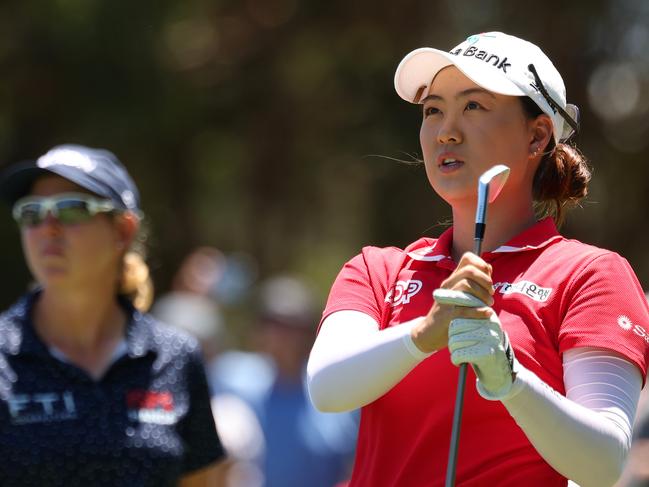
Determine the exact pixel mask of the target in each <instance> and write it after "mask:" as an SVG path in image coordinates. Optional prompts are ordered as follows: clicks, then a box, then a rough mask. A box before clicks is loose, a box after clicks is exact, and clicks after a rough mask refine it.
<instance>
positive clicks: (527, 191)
mask: <svg viewBox="0 0 649 487" xmlns="http://www.w3.org/2000/svg"><path fill="white" fill-rule="evenodd" d="M532 125H533V124H532V123H531V121H529V120H528V119H527V118H526V117H525V115H524V112H523V108H522V104H521V102H520V100H519V99H518V98H517V97H513V96H505V95H499V94H495V93H492V92H489V91H487V90H485V89H484V88H481V87H480V86H478V85H477V84H475V83H474V82H473V81H471V80H470V79H469V78H467V77H466V76H465V75H464V74H463V73H462V72H460V71H459V70H458V69H457V68H456V67H454V66H450V67H448V68H445V69H443V70H441V71H440V72H439V73H438V74H437V76H436V77H435V79H434V80H433V83H432V85H431V88H430V91H429V92H428V96H427V97H426V99H425V102H424V105H423V121H422V124H421V131H420V142H421V147H422V151H423V155H424V162H425V166H426V174H427V175H428V180H429V181H430V184H431V185H432V187H433V189H434V190H435V192H437V194H439V195H440V196H441V197H442V198H443V199H444V200H445V201H447V202H448V203H449V204H451V205H452V206H455V205H462V204H464V203H466V204H470V205H475V200H476V198H477V195H476V192H477V183H478V178H479V177H480V175H481V174H482V173H483V172H485V171H486V170H487V169H489V168H490V167H492V166H494V165H496V164H505V165H507V166H509V167H510V169H511V172H510V176H509V179H508V182H507V185H506V189H507V192H508V193H509V194H513V193H517V194H518V197H522V198H529V200H530V203H531V198H532V195H531V185H532V179H533V175H534V170H535V168H536V164H533V163H531V159H530V147H531V145H532V142H533V139H534V128H533V127H532Z"/></svg>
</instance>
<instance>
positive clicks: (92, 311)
mask: <svg viewBox="0 0 649 487" xmlns="http://www.w3.org/2000/svg"><path fill="white" fill-rule="evenodd" d="M125 321H126V317H125V315H124V311H123V310H122V308H121V306H120V305H119V303H118V302H117V300H116V298H115V294H114V290H113V289H112V288H110V287H109V286H108V287H104V288H99V289H84V290H83V291H81V290H74V291H70V290H60V289H48V288H46V289H45V290H44V291H43V293H42V295H41V297H40V299H39V300H38V301H37V303H36V305H35V309H34V326H35V328H36V330H37V332H38V334H39V335H40V336H41V338H42V339H43V340H44V341H45V343H47V344H48V345H50V346H52V345H53V346H55V347H57V348H59V349H62V350H70V349H72V350H78V351H92V350H97V349H100V348H102V347H104V346H105V345H106V344H107V342H108V343H113V342H115V341H116V340H119V339H121V337H123V336H124V328H125Z"/></svg>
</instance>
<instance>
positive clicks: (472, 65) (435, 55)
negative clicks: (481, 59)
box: [394, 47, 527, 103]
mask: <svg viewBox="0 0 649 487" xmlns="http://www.w3.org/2000/svg"><path fill="white" fill-rule="evenodd" d="M451 65H454V66H456V67H457V68H458V69H459V70H460V71H462V73H464V74H465V75H466V76H467V77H468V78H469V79H471V81H473V82H474V83H475V84H477V85H478V86H481V87H482V88H484V89H486V90H489V91H491V92H494V93H499V94H501V95H509V96H527V94H526V93H525V92H524V91H523V90H522V89H521V88H519V87H518V86H517V85H516V84H515V83H513V82H512V81H511V80H509V79H508V78H507V77H506V76H503V75H501V74H500V73H499V72H498V70H494V69H493V66H490V65H489V64H487V63H476V62H470V61H469V62H463V59H462V55H459V56H456V55H453V54H449V53H448V52H444V51H440V50H438V49H433V48H431V47H422V48H419V49H415V50H414V51H412V52H410V53H409V54H407V55H406V56H405V57H404V58H403V59H402V60H401V62H400V63H399V66H398V67H397V71H396V73H395V75H394V87H395V89H396V90H397V93H398V94H399V96H400V97H401V98H403V99H404V100H406V101H408V102H410V103H421V100H422V99H423V98H425V97H426V95H427V93H428V89H429V88H430V84H431V83H432V81H433V79H434V78H435V76H437V73H439V72H440V71H441V70H442V69H444V68H445V67H447V66H451Z"/></svg>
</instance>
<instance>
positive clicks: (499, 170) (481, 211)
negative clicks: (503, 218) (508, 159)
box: [475, 164, 509, 224]
mask: <svg viewBox="0 0 649 487" xmlns="http://www.w3.org/2000/svg"><path fill="white" fill-rule="evenodd" d="M508 176H509V168H508V167H507V166H505V165H504V164H498V165H496V166H494V167H492V168H491V169H489V170H487V171H485V172H484V173H483V174H482V176H480V179H479V180H478V206H477V208H476V215H475V221H476V223H482V224H484V222H485V217H486V214H487V204H488V203H493V201H494V200H495V199H496V198H497V197H498V195H499V194H500V191H501V190H502V189H503V186H505V183H506V182H507V177H508Z"/></svg>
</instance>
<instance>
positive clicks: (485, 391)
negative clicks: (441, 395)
mask: <svg viewBox="0 0 649 487" xmlns="http://www.w3.org/2000/svg"><path fill="white" fill-rule="evenodd" d="M433 297H434V298H435V301H437V302H438V303H442V304H452V305H455V306H468V307H484V306H486V304H484V303H483V302H482V301H481V300H479V299H478V298H476V297H475V296H472V295H471V294H468V293H464V292H462V291H449V290H447V289H437V290H435V292H434V293H433ZM448 349H449V352H450V353H451V362H453V364H455V365H460V364H463V363H468V364H471V365H472V366H473V370H474V371H475V373H476V376H477V377H478V379H477V383H476V387H477V389H478V392H479V393H480V395H481V396H482V397H484V398H485V399H489V400H498V399H502V398H504V397H506V396H507V395H508V394H509V393H510V392H511V389H512V385H513V382H514V374H515V373H516V372H517V371H518V370H519V364H518V362H517V360H516V357H515V356H514V350H513V349H512V347H511V344H510V343H509V338H508V337H507V333H506V332H505V331H504V330H503V329H502V327H501V325H500V320H499V319H498V316H496V314H495V313H494V314H493V315H492V316H491V318H489V319H468V318H456V319H454V320H452V321H451V324H450V326H449V329H448Z"/></svg>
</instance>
